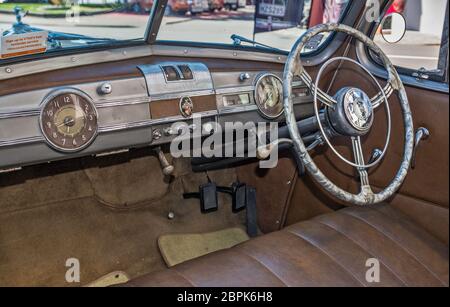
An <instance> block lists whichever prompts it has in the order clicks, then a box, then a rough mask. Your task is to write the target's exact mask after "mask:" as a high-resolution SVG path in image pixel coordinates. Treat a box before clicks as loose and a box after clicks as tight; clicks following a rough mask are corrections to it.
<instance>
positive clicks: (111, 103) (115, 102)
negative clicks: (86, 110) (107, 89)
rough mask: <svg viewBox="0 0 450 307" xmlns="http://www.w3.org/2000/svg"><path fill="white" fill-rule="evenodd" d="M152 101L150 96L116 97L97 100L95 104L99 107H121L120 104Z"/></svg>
mask: <svg viewBox="0 0 450 307" xmlns="http://www.w3.org/2000/svg"><path fill="white" fill-rule="evenodd" d="M150 101H151V99H150V97H148V96H145V97H139V98H131V99H115V100H100V101H96V102H95V106H96V107H97V108H99V109H101V108H109V107H120V106H129V105H136V104H144V103H149V102H150Z"/></svg>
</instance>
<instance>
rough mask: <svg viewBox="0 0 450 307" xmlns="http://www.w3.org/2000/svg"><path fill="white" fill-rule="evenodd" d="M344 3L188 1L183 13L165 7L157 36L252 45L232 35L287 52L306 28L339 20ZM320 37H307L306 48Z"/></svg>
mask: <svg viewBox="0 0 450 307" xmlns="http://www.w3.org/2000/svg"><path fill="white" fill-rule="evenodd" d="M174 2H176V1H174ZM170 3H171V1H169V6H170ZM348 3H349V0H314V1H312V0H192V1H191V7H192V8H191V11H192V12H191V13H190V14H187V15H186V14H180V13H179V12H177V11H176V10H175V9H171V8H170V7H169V9H168V11H169V12H170V13H169V14H166V16H165V17H164V18H163V21H162V24H161V27H160V29H159V33H158V37H157V38H158V40H164V41H185V42H186V41H187V42H198V43H219V44H241V45H243V46H247V45H252V43H249V42H245V41H244V40H240V41H237V40H236V39H234V40H232V39H231V36H232V35H233V34H235V35H238V36H241V37H243V38H247V39H250V40H254V41H257V42H258V43H261V44H264V45H268V46H271V47H274V48H277V49H281V50H286V51H288V50H290V49H291V47H292V45H293V44H294V42H295V41H296V40H297V39H298V37H299V36H300V35H301V34H302V33H304V32H305V31H306V30H307V29H308V28H310V27H312V26H315V25H317V24H321V23H328V22H339V21H340V19H341V17H342V16H343V14H344V12H345V9H346V6H347V4H348ZM222 6H223V7H224V9H221V7H222ZM197 11H198V12H197ZM324 40H325V37H323V36H321V37H317V38H316V39H315V40H311V41H310V44H309V46H308V47H309V48H308V49H310V50H311V49H316V48H317V47H319V45H320V44H321V43H323V42H324ZM255 46H257V44H255ZM259 46H261V45H259Z"/></svg>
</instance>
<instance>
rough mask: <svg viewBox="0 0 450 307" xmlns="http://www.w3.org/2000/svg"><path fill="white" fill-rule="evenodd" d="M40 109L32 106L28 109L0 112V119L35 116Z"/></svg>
mask: <svg viewBox="0 0 450 307" xmlns="http://www.w3.org/2000/svg"><path fill="white" fill-rule="evenodd" d="M40 112H41V110H40V109H39V108H33V109H28V110H20V111H12V112H4V113H0V119H8V118H16V117H27V116H37V115H39V114H40Z"/></svg>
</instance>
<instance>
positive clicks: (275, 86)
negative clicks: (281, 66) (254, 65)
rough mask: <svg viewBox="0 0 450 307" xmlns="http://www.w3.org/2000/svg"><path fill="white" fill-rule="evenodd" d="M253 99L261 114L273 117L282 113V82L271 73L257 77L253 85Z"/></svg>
mask: <svg viewBox="0 0 450 307" xmlns="http://www.w3.org/2000/svg"><path fill="white" fill-rule="evenodd" d="M255 101H256V105H257V106H258V109H259V111H260V112H261V113H262V114H263V116H265V117H267V118H270V119H273V118H277V117H279V116H280V115H281V113H283V83H282V81H281V79H280V78H278V77H277V76H276V75H273V74H264V75H262V76H261V77H259V78H258V81H257V82H256V86H255Z"/></svg>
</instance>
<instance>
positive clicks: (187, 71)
mask: <svg viewBox="0 0 450 307" xmlns="http://www.w3.org/2000/svg"><path fill="white" fill-rule="evenodd" d="M161 69H162V71H163V73H164V77H165V79H166V81H167V82H173V81H183V80H193V79H194V74H193V73H192V70H191V68H190V67H189V65H187V64H182V65H164V66H161Z"/></svg>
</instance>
